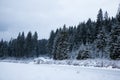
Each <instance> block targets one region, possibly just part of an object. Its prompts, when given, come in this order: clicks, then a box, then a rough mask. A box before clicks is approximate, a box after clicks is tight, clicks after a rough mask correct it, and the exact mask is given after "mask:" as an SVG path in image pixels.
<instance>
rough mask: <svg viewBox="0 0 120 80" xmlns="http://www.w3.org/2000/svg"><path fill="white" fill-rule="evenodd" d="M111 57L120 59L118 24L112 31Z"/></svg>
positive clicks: (119, 29)
mask: <svg viewBox="0 0 120 80" xmlns="http://www.w3.org/2000/svg"><path fill="white" fill-rule="evenodd" d="M110 44H111V47H110V58H111V59H115V60H116V59H120V25H116V26H115V27H114V28H113V30H112V33H111V42H110Z"/></svg>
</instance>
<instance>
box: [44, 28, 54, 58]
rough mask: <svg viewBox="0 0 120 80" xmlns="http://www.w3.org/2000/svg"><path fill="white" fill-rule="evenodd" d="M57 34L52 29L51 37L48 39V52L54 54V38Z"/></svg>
mask: <svg viewBox="0 0 120 80" xmlns="http://www.w3.org/2000/svg"><path fill="white" fill-rule="evenodd" d="M55 36H56V34H55V32H54V31H53V30H52V31H51V33H50V37H49V39H48V43H47V45H46V47H47V50H48V53H49V54H50V55H51V56H52V50H53V43H54V38H55Z"/></svg>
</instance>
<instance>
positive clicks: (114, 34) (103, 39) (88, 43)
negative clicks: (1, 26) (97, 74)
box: [0, 9, 120, 60]
mask: <svg viewBox="0 0 120 80" xmlns="http://www.w3.org/2000/svg"><path fill="white" fill-rule="evenodd" d="M42 55H46V56H49V57H51V58H53V59H55V60H64V59H77V60H82V59H87V58H91V59H94V58H106V59H113V60H118V59H120V10H118V13H117V14H116V16H115V17H109V15H108V13H107V11H106V12H103V11H102V9H100V10H99V11H98V14H97V20H96V21H92V20H91V19H90V18H89V19H88V20H87V21H86V22H81V23H79V24H78V25H77V26H69V27H66V25H63V27H62V28H59V29H57V30H56V31H53V30H52V31H51V33H50V37H49V39H48V40H47V39H41V40H38V34H37V32H35V33H34V34H32V33H31V32H28V34H27V36H25V34H24V32H22V33H19V34H18V36H17V38H16V39H11V40H10V41H3V40H1V41H0V57H1V58H6V57H16V58H30V57H39V56H42Z"/></svg>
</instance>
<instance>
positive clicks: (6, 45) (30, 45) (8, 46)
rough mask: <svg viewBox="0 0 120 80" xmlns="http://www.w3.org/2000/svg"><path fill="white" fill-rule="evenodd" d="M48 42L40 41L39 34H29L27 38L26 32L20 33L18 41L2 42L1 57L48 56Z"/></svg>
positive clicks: (0, 45)
mask: <svg viewBox="0 0 120 80" xmlns="http://www.w3.org/2000/svg"><path fill="white" fill-rule="evenodd" d="M46 43H47V40H45V39H42V40H38V34H37V32H35V33H34V34H33V35H32V33H31V32H28V34H27V36H26V37H25V35H24V32H22V33H19V35H18V36H17V38H16V39H11V40H10V41H3V40H1V41H0V57H3V58H4V57H16V58H29V57H38V56H39V55H43V54H46V53H47V52H46V50H45V49H46V46H45V45H46Z"/></svg>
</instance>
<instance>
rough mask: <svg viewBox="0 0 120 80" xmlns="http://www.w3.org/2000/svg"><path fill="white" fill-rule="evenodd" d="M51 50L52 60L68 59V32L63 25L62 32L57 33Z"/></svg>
mask: <svg viewBox="0 0 120 80" xmlns="http://www.w3.org/2000/svg"><path fill="white" fill-rule="evenodd" d="M53 49H54V50H53V54H54V56H53V58H54V59H55V60H63V59H67V58H68V52H69V43H68V32H67V29H66V26H65V25H64V27H63V31H61V32H59V33H58V34H57V36H56V39H55V41H54V47H53Z"/></svg>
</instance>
